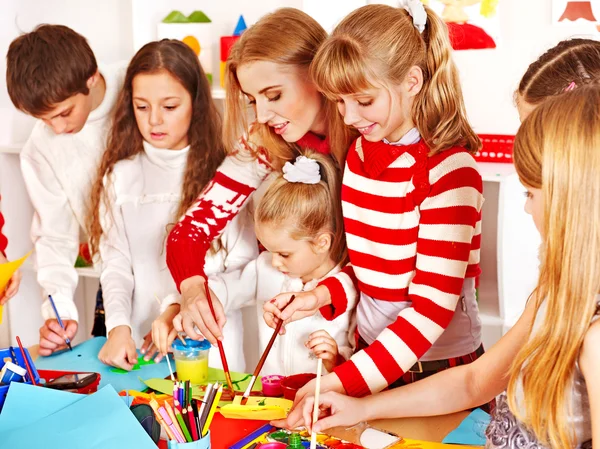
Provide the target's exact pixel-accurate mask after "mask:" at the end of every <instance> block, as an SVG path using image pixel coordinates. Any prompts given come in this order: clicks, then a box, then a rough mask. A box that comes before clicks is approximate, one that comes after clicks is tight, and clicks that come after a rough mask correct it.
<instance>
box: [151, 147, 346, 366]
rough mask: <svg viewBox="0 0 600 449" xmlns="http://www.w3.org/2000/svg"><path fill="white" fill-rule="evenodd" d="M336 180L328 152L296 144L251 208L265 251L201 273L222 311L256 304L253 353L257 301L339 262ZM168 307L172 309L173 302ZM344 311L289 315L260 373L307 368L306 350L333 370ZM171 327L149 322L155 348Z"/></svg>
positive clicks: (308, 285)
mask: <svg viewBox="0 0 600 449" xmlns="http://www.w3.org/2000/svg"><path fill="white" fill-rule="evenodd" d="M340 184H341V173H340V169H339V165H338V164H337V163H336V161H335V160H334V159H333V157H331V156H328V155H324V154H319V153H316V152H314V151H304V152H303V153H302V155H301V156H299V157H298V158H297V159H296V160H295V161H294V162H293V163H292V162H286V164H285V165H284V166H283V174H280V175H279V176H278V177H277V178H276V179H274V181H273V183H272V184H271V185H270V186H269V188H268V189H267V191H266V192H265V194H264V196H263V197H262V199H261V201H260V202H259V204H258V206H257V207H256V211H255V213H254V221H255V232H256V236H257V237H258V239H259V240H260V242H261V243H262V244H263V246H264V247H265V248H266V251H264V252H263V253H261V254H260V256H258V258H257V259H256V260H253V261H252V262H250V263H248V264H247V265H246V266H245V267H244V268H243V269H240V270H239V271H229V272H227V273H216V274H214V275H212V276H209V280H208V283H209V287H210V289H211V296H213V297H215V298H217V299H218V300H219V304H221V305H222V307H223V308H224V310H225V312H226V313H230V312H231V311H232V310H237V309H239V308H241V307H244V306H247V305H255V306H256V310H257V315H258V345H257V349H258V352H257V354H256V355H257V356H259V355H260V354H262V352H263V351H264V349H265V347H266V346H267V343H268V342H269V340H270V338H271V336H272V335H273V330H272V329H271V328H270V327H268V326H267V324H266V323H265V322H264V320H263V319H262V315H263V304H264V303H265V302H267V301H270V300H271V299H272V298H273V297H274V296H275V295H277V294H279V293H281V292H287V291H294V292H302V291H308V290H311V289H312V288H314V287H315V286H316V285H317V284H318V283H319V281H320V280H321V279H323V278H326V277H328V276H331V275H334V274H336V273H338V272H339V271H340V269H341V268H342V267H343V265H344V263H345V262H346V242H345V239H344V233H343V218H342V211H341V202H340V198H339V188H340ZM349 287H350V288H351V287H352V286H351V284H350V285H349ZM349 301H351V302H354V298H350V299H349ZM171 307H172V310H173V313H174V312H175V311H177V310H178V308H179V306H178V305H173V306H171ZM167 313H171V312H167ZM352 318H353V310H352V309H348V310H347V311H346V313H344V314H341V315H340V316H338V317H337V318H336V319H335V320H333V321H327V320H325V318H323V317H322V316H320V315H314V316H312V317H309V318H307V319H304V320H301V321H297V322H294V323H291V324H290V325H289V326H287V328H286V332H285V334H284V335H281V336H279V337H278V338H277V340H275V344H274V346H273V348H272V349H271V352H270V353H269V357H268V358H267V360H266V362H265V365H264V366H263V369H262V371H261V374H263V375H267V374H282V375H285V376H289V375H292V374H298V373H305V372H315V369H316V363H315V362H314V360H312V358H313V356H316V357H319V358H322V359H323V364H324V367H325V369H326V370H327V371H329V372H331V371H333V369H334V367H335V366H336V365H338V364H340V363H342V362H343V361H345V360H346V358H348V357H349V356H350V355H351V354H352V343H351V340H352V332H351V331H349V329H350V328H351V323H352ZM174 335H175V334H174V332H173V326H172V325H171V326H170V327H169V326H168V322H167V321H166V320H163V319H159V320H157V322H156V323H155V325H154V326H153V337H154V341H155V343H156V345H157V346H158V348H159V350H161V351H166V350H167V348H168V347H169V345H170V343H171V342H172V340H173V338H174ZM225 341H227V339H226V340H225Z"/></svg>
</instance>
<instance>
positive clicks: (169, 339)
mask: <svg viewBox="0 0 600 449" xmlns="http://www.w3.org/2000/svg"><path fill="white" fill-rule="evenodd" d="M176 338H177V331H176V330H175V329H171V332H169V335H167V343H166V345H165V347H164V348H163V349H164V351H161V354H163V355H167V353H168V352H169V348H170V347H171V345H172V344H173V342H174V341H175V339H176Z"/></svg>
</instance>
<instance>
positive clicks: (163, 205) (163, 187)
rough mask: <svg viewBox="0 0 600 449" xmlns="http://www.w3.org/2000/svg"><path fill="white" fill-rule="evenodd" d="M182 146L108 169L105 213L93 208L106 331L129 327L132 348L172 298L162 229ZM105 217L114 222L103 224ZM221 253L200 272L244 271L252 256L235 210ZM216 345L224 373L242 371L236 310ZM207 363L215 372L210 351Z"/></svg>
mask: <svg viewBox="0 0 600 449" xmlns="http://www.w3.org/2000/svg"><path fill="white" fill-rule="evenodd" d="M188 153H189V146H188V147H186V148H184V149H181V150H163V149H157V148H154V147H153V146H151V145H150V144H148V143H147V142H144V151H143V152H142V153H140V154H138V155H136V156H135V157H133V158H132V159H127V160H122V161H120V162H118V163H117V164H116V165H115V168H114V170H113V173H112V175H111V177H110V181H109V182H106V185H107V192H108V193H109V198H110V203H111V208H110V210H109V211H105V210H102V209H101V211H100V217H102V219H103V223H102V226H103V229H104V235H103V237H102V239H101V242H100V256H101V258H102V273H101V275H100V282H101V284H102V293H103V296H104V309H105V314H106V315H105V316H106V330H107V332H110V331H111V330H112V329H114V328H115V327H117V326H121V325H125V326H129V327H130V328H131V331H132V336H133V339H134V341H135V342H136V344H138V345H139V344H140V343H141V340H142V338H143V337H144V335H146V334H147V333H148V332H149V331H150V330H151V328H152V321H153V320H154V319H155V318H157V317H158V315H159V313H160V305H159V303H158V302H157V301H156V298H155V296H158V298H160V299H161V300H162V299H163V298H165V297H173V296H178V293H177V288H176V286H175V282H174V281H173V278H172V277H171V274H170V273H169V270H168V268H167V263H166V259H165V240H166V237H167V235H168V227H169V225H171V224H174V223H175V222H176V219H177V218H176V217H175V214H176V213H177V209H178V206H179V201H180V196H181V183H182V180H183V176H184V172H185V167H186V161H187V157H188ZM111 217H112V218H113V219H114V221H113V219H111ZM221 243H222V249H220V250H219V251H218V252H216V253H215V254H212V255H209V256H208V257H207V259H206V265H205V271H206V273H207V275H210V274H214V273H219V272H223V271H227V270H232V269H237V268H239V267H241V266H244V265H245V264H246V263H247V262H248V261H250V260H253V259H254V258H256V256H257V255H258V248H257V244H256V237H255V235H254V228H253V226H252V223H251V220H250V219H249V216H248V214H247V213H246V212H245V211H243V213H241V214H240V216H239V217H238V218H236V220H234V221H232V222H231V223H230V224H229V225H228V226H227V228H226V229H225V232H224V233H223V235H222V236H221ZM224 332H225V335H226V336H227V337H226V339H225V341H224V345H225V351H226V352H227V355H228V361H229V364H230V365H231V366H230V368H231V369H232V370H237V371H242V372H243V370H244V369H245V362H244V354H243V341H242V337H243V326H242V317H241V312H240V311H239V310H236V311H233V312H231V313H228V314H227V324H226V325H225V330H224ZM209 363H210V366H215V367H219V366H220V359H219V354H218V352H217V351H211V354H210V357H209Z"/></svg>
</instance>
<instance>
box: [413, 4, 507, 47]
mask: <svg viewBox="0 0 600 449" xmlns="http://www.w3.org/2000/svg"><path fill="white" fill-rule="evenodd" d="M422 1H423V3H425V4H426V5H428V6H429V7H430V8H432V9H433V10H434V11H435V12H436V13H438V14H439V15H441V16H442V18H443V19H444V21H445V22H446V23H447V25H448V31H449V33H450V40H451V42H452V47H453V48H454V49H455V50H479V49H486V48H496V46H497V42H498V38H499V34H500V33H499V30H500V24H499V22H498V18H497V15H496V9H497V6H498V0H422Z"/></svg>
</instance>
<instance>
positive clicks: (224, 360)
mask: <svg viewBox="0 0 600 449" xmlns="http://www.w3.org/2000/svg"><path fill="white" fill-rule="evenodd" d="M204 291H205V292H206V299H207V300H208V307H210V313H212V316H213V318H214V319H215V322H216V321H217V315H216V314H215V308H214V307H213V303H212V299H211V296H210V290H209V289H208V279H207V280H206V282H204ZM217 347H218V348H219V354H220V355H221V363H222V364H223V371H224V372H225V380H226V381H227V386H228V387H229V389H230V390H231V391H234V390H233V384H232V383H231V375H230V374H229V365H228V364H227V357H225V350H224V349H223V342H221V340H217Z"/></svg>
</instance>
